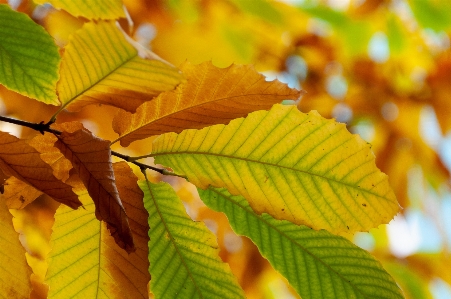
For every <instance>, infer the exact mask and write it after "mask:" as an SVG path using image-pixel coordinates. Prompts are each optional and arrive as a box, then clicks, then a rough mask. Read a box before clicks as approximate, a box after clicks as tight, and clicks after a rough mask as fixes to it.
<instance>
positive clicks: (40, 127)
mask: <svg viewBox="0 0 451 299" xmlns="http://www.w3.org/2000/svg"><path fill="white" fill-rule="evenodd" d="M0 121H4V122H8V123H11V124H15V125H19V126H23V127H27V128H31V129H33V130H35V131H38V132H40V133H41V134H44V132H48V133H52V134H55V135H61V131H58V130H54V129H51V128H50V125H51V124H52V123H53V122H51V120H50V121H49V122H48V123H46V124H44V122H40V123H32V122H28V121H24V120H18V119H14V118H10V117H6V116H1V115H0ZM111 155H113V156H116V157H118V158H121V159H123V160H125V161H127V162H130V163H133V164H135V165H136V166H138V167H139V168H140V169H141V170H143V169H151V170H153V171H156V172H158V173H161V174H162V175H172V176H178V177H181V178H185V179H186V177H185V176H183V175H179V174H176V173H173V172H171V171H168V170H166V169H164V168H157V167H154V166H151V165H147V164H143V163H139V162H136V161H135V160H138V159H137V158H135V157H130V156H127V155H123V154H121V153H118V152H115V151H111ZM144 157H145V156H142V157H138V158H139V159H141V158H144Z"/></svg>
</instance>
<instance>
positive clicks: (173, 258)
mask: <svg viewBox="0 0 451 299" xmlns="http://www.w3.org/2000/svg"><path fill="white" fill-rule="evenodd" d="M139 186H140V187H141V189H142V190H143V191H144V205H145V207H146V209H147V211H148V212H149V226H150V227H151V230H150V231H149V237H150V242H149V261H150V268H149V270H150V274H151V275H152V280H151V281H150V290H151V291H152V293H153V294H154V295H155V297H156V298H221V299H222V298H244V293H243V291H242V290H241V288H240V286H239V285H238V283H237V281H236V278H235V277H234V276H233V274H232V272H231V271H230V268H229V266H228V265H227V264H224V263H223V262H222V261H221V259H220V258H219V256H218V253H219V248H218V243H217V241H216V236H215V235H214V234H213V233H212V232H210V231H209V230H208V229H207V227H206V226H205V225H204V224H203V223H200V222H194V221H192V220H191V219H190V218H189V217H188V215H187V214H186V212H185V209H184V207H183V204H182V202H181V201H180V199H179V198H178V197H177V194H176V193H175V191H174V190H173V189H172V188H171V186H170V185H169V184H167V183H159V184H153V183H150V182H148V181H141V182H139Z"/></svg>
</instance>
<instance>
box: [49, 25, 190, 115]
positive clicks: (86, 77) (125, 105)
mask: <svg viewBox="0 0 451 299" xmlns="http://www.w3.org/2000/svg"><path fill="white" fill-rule="evenodd" d="M60 75H61V80H60V81H59V82H58V85H57V90H58V94H59V97H60V100H61V103H62V104H63V107H65V106H66V105H69V106H68V107H67V108H68V110H70V111H78V110H80V109H81V108H83V107H84V106H86V105H90V104H105V105H112V106H116V107H119V108H122V109H124V110H127V111H133V112H134V111H135V110H136V108H137V107H138V106H139V105H141V104H142V103H144V102H145V101H148V100H150V99H152V98H153V97H155V96H156V95H158V94H159V93H160V92H163V91H167V90H172V89H174V88H175V86H176V85H178V84H179V83H180V82H181V80H182V75H181V73H180V72H179V71H178V70H177V69H176V68H174V67H172V66H170V65H168V64H166V63H164V62H162V61H160V60H156V59H153V60H151V59H143V58H141V57H140V56H139V55H138V51H137V50H136V49H135V48H134V47H133V46H132V45H131V44H130V43H129V42H127V40H126V38H125V36H124V34H123V33H122V32H121V30H119V28H118V27H116V25H115V24H114V23H112V22H102V21H101V22H98V23H86V24H85V25H84V26H83V28H82V29H80V30H79V31H77V32H76V33H75V34H74V35H73V36H72V38H71V41H70V43H69V44H68V45H67V46H66V48H65V52H64V55H63V58H62V62H61V71H60Z"/></svg>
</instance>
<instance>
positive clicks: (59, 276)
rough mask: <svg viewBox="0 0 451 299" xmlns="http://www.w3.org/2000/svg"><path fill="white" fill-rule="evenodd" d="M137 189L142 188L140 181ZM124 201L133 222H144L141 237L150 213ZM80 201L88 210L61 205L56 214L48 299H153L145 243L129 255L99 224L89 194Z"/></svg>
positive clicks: (50, 255) (140, 244)
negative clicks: (149, 297)
mask: <svg viewBox="0 0 451 299" xmlns="http://www.w3.org/2000/svg"><path fill="white" fill-rule="evenodd" d="M119 176H121V175H120V174H119ZM135 186H136V188H138V187H137V185H136V177H135ZM138 191H140V190H139V188H138ZM136 194H139V193H136ZM141 196H142V194H141ZM124 198H126V199H125V200H124V203H125V202H127V203H129V204H130V205H126V209H127V212H128V213H129V215H130V219H133V220H134V221H136V223H137V224H138V223H139V224H138V225H137V226H132V230H133V229H134V228H138V231H137V234H138V235H141V232H140V230H141V228H139V226H140V225H141V226H143V225H144V226H145V225H146V223H145V222H144V223H142V221H141V220H142V218H143V217H142V213H146V211H145V210H143V209H140V210H139V211H136V210H135V209H133V208H132V207H133V206H135V205H136V202H137V200H136V198H133V199H131V198H130V202H129V201H128V199H129V197H124ZM80 199H81V201H82V202H83V206H84V209H78V210H70V209H68V208H67V207H65V206H60V207H59V208H58V210H57V211H56V214H55V224H54V226H53V234H52V238H51V246H52V251H51V252H50V254H49V257H48V264H49V268H48V271H47V274H46V283H47V284H48V285H49V286H50V290H49V295H48V298H49V299H51V298H58V299H59V298H93V299H95V298H121V299H122V298H128V299H135V298H148V294H147V284H148V282H149V279H148V278H149V274H148V261H146V259H147V252H146V253H145V254H144V253H143V252H141V250H142V249H143V248H144V247H146V248H147V244H146V241H145V240H144V242H142V239H141V238H137V240H136V246H137V248H138V249H137V251H136V252H133V253H130V254H128V253H126V252H125V251H124V250H122V249H121V248H119V246H118V245H117V244H116V243H115V241H114V240H113V238H112V237H111V236H110V234H109V232H108V229H107V227H106V225H105V223H103V222H99V221H97V219H96V217H95V213H94V210H95V205H94V203H93V202H92V200H91V199H90V198H89V196H88V194H86V193H85V194H83V195H81V196H80ZM141 199H142V197H141ZM141 205H142V202H141ZM129 207H130V209H128V208H129ZM132 223H133V221H132ZM134 232H135V231H134ZM143 255H144V259H143Z"/></svg>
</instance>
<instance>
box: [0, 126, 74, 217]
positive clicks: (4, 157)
mask: <svg viewBox="0 0 451 299" xmlns="http://www.w3.org/2000/svg"><path fill="white" fill-rule="evenodd" d="M0 168H1V169H2V170H3V171H4V172H6V173H7V174H10V175H12V176H15V177H16V178H18V179H19V180H21V181H23V182H25V183H27V184H29V185H31V186H33V187H34V188H36V189H37V190H39V191H42V192H43V193H46V194H47V195H49V196H50V197H52V198H53V199H55V200H56V201H58V202H61V203H63V204H65V205H68V206H70V207H71V208H74V209H75V208H78V207H79V206H80V205H81V202H80V201H79V200H78V196H77V195H76V194H75V193H74V192H73V191H72V187H71V186H69V185H67V184H65V183H63V182H62V181H60V180H59V179H58V178H56V177H55V176H54V175H53V169H52V167H50V165H48V164H47V163H45V162H44V161H43V160H42V159H41V157H40V153H39V152H38V151H37V150H36V149H34V148H33V147H32V146H30V145H29V144H27V143H26V142H25V141H24V140H21V139H19V138H17V137H15V136H12V135H10V134H8V133H5V132H0Z"/></svg>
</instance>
